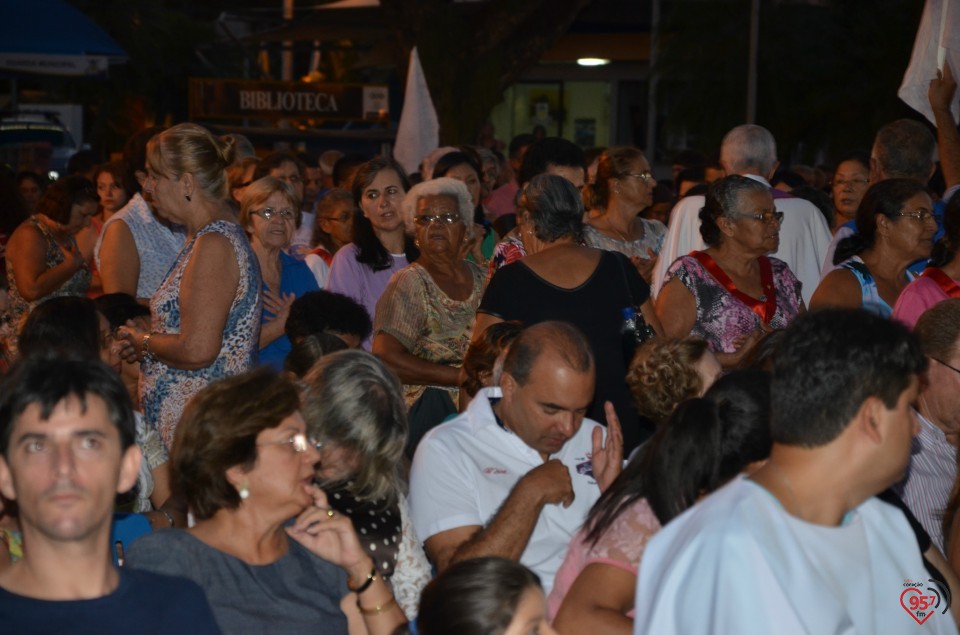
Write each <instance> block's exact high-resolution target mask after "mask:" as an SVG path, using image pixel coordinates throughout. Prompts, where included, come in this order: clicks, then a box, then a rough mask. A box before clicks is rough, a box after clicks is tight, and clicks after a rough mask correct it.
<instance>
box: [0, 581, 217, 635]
mask: <svg viewBox="0 0 960 635" xmlns="http://www.w3.org/2000/svg"><path fill="white" fill-rule="evenodd" d="M0 632H2V633H4V635H7V634H9V635H14V634H16V635H19V634H20V633H24V634H29V635H46V634H49V635H62V634H64V633H70V634H71V635H73V634H76V635H85V634H89V635H94V634H97V635H102V634H107V635H109V634H111V633H122V634H123V635H129V634H131V633H137V634H138V635H146V634H152V633H156V634H157V635H160V634H161V633H165V634H166V633H178V632H181V633H191V635H197V634H203V635H207V634H218V633H220V628H219V627H218V626H217V622H216V620H215V619H214V618H213V612H212V611H211V610H210V604H209V603H208V602H207V597H206V595H204V593H203V590H202V589H201V588H200V587H199V586H197V584H196V583H195V582H191V581H190V580H186V579H184V578H175V577H173V576H167V575H159V574H156V573H149V572H147V571H134V570H131V569H121V570H120V584H119V585H117V588H116V590H114V592H113V593H111V594H110V595H105V596H103V597H99V598H96V599H93V600H69V601H53V600H38V599H35V598H29V597H25V596H22V595H17V594H15V593H10V592H9V591H6V590H5V589H2V588H0Z"/></svg>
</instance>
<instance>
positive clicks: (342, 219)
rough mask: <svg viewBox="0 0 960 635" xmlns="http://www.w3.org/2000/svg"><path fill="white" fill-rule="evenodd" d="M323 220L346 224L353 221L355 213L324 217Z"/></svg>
mask: <svg viewBox="0 0 960 635" xmlns="http://www.w3.org/2000/svg"><path fill="white" fill-rule="evenodd" d="M322 218H323V220H333V221H337V222H338V223H346V222H347V221H350V220H352V219H353V212H344V213H343V214H340V215H339V216H323V217H322Z"/></svg>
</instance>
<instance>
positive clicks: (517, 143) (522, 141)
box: [508, 132, 537, 159]
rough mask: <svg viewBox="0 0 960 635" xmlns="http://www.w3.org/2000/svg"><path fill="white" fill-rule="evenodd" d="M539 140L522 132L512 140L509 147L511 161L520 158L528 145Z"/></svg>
mask: <svg viewBox="0 0 960 635" xmlns="http://www.w3.org/2000/svg"><path fill="white" fill-rule="evenodd" d="M536 140H537V138H536V137H534V136H533V135H532V134H530V133H529V132H521V133H520V134H518V135H517V136H516V137H514V138H513V139H511V140H510V146H509V150H508V151H509V156H510V158H511V159H516V158H517V157H518V156H520V151H521V150H523V149H524V148H526V147H527V146H528V145H530V144H531V143H533V142H534V141H536Z"/></svg>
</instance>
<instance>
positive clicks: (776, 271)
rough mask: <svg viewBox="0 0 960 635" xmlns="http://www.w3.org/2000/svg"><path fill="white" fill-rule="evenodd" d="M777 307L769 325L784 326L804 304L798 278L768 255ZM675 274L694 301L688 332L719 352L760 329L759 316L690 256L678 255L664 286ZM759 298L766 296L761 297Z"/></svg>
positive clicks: (782, 263)
mask: <svg viewBox="0 0 960 635" xmlns="http://www.w3.org/2000/svg"><path fill="white" fill-rule="evenodd" d="M770 265H771V268H772V269H773V286H774V289H776V294H777V310H776V312H775V313H774V314H773V319H771V320H770V324H769V327H770V328H773V329H782V328H785V327H786V326H787V325H788V324H789V323H790V322H792V321H793V318H795V317H797V315H799V313H800V309H801V307H802V306H803V298H802V297H801V295H800V287H801V284H800V281H799V280H797V277H796V276H795V275H793V272H792V271H790V267H788V266H787V263H785V262H784V261H782V260H779V259H778V258H770ZM673 277H677V278H678V279H679V280H680V282H682V283H683V286H685V287H686V288H687V291H689V292H690V293H691V294H692V295H693V299H694V300H695V301H696V303H697V321H696V323H695V324H694V325H693V329H692V330H691V331H690V335H696V336H698V337H702V338H704V339H705V340H707V342H708V343H709V344H710V348H711V349H712V350H713V351H715V352H718V353H733V352H735V351H736V350H737V346H736V343H737V340H738V339H739V338H740V337H742V336H744V335H748V334H749V333H751V332H753V331H755V330H757V329H758V328H760V324H761V323H760V317H759V316H758V315H757V314H756V313H754V312H753V311H752V310H751V309H750V307H748V306H747V305H745V304H744V303H743V302H741V301H740V300H738V299H737V298H735V297H734V296H733V295H732V294H730V292H728V291H727V290H726V289H725V288H723V286H722V285H721V284H720V283H719V282H717V281H716V279H714V277H713V276H712V275H710V272H709V271H707V270H706V269H705V268H704V267H703V265H701V264H700V261H698V260H697V259H696V258H694V257H692V256H681V257H680V258H677V259H676V260H675V261H674V262H673V264H672V265H670V270H669V271H668V272H667V275H666V277H665V279H664V285H666V283H667V282H669V281H670V280H671V279H672V278H673ZM760 299H761V300H763V299H765V298H763V297H761V298H760Z"/></svg>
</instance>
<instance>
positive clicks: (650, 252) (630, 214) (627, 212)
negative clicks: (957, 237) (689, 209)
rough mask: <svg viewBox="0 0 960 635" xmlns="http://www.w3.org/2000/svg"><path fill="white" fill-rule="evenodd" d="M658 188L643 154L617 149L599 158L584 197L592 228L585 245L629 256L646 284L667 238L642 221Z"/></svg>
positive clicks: (662, 229)
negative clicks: (644, 212)
mask: <svg viewBox="0 0 960 635" xmlns="http://www.w3.org/2000/svg"><path fill="white" fill-rule="evenodd" d="M656 186H657V181H656V180H655V179H654V178H653V174H651V173H650V164H649V163H648V162H647V159H646V157H644V156H643V153H642V152H640V151H639V150H637V149H636V148H630V147H620V148H610V149H609V150H606V151H604V153H603V154H601V155H600V160H599V163H598V164H597V176H596V179H595V181H594V183H593V185H588V186H587V187H585V188H584V193H583V196H584V201H585V202H586V205H587V207H588V208H589V209H590V224H589V225H587V226H586V227H584V228H583V237H584V240H585V241H586V243H587V245H588V246H590V247H596V248H597V249H609V250H610V251H619V252H620V253H622V254H623V255H624V256H627V257H628V258H630V262H632V263H633V266H634V267H636V268H637V271H639V272H640V275H642V276H643V278H644V280H646V281H647V283H648V284H649V283H650V280H651V278H652V276H653V268H654V265H656V264H657V253H659V251H660V245H661V244H662V243H663V238H664V236H666V234H667V227H666V225H664V224H663V223H661V222H660V221H658V220H647V219H645V218H640V213H641V212H643V210H645V209H647V208H648V207H650V205H651V204H652V203H653V188H655V187H656Z"/></svg>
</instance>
